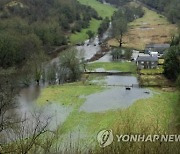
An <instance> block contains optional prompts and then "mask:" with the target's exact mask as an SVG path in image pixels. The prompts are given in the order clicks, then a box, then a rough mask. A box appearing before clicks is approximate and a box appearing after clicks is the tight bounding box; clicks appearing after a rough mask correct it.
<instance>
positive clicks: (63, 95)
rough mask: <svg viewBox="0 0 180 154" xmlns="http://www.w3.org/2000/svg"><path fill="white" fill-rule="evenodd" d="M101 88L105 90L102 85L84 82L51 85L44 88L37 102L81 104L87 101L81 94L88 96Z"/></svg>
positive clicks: (41, 103)
mask: <svg viewBox="0 0 180 154" xmlns="http://www.w3.org/2000/svg"><path fill="white" fill-rule="evenodd" d="M101 90H103V88H102V87H101V86H97V85H88V84H87V85H86V84H83V83H82V82H76V83H69V84H64V85H54V86H49V87H47V88H45V89H43V91H42V93H41V96H40V97H39V99H38V100H37V103H38V104H39V105H45V104H47V103H49V102H51V103H60V104H62V105H65V106H79V105H80V104H81V103H83V102H84V101H85V98H83V97H81V96H87V95H90V94H92V93H96V92H98V91H101Z"/></svg>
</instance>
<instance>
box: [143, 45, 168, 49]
mask: <svg viewBox="0 0 180 154" xmlns="http://www.w3.org/2000/svg"><path fill="white" fill-rule="evenodd" d="M169 47H170V44H147V45H146V48H164V49H166V48H169Z"/></svg>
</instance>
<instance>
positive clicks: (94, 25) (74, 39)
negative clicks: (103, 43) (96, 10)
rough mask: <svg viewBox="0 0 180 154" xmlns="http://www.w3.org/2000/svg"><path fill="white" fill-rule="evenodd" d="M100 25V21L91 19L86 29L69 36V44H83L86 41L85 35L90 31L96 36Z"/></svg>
mask: <svg viewBox="0 0 180 154" xmlns="http://www.w3.org/2000/svg"><path fill="white" fill-rule="evenodd" d="M100 23H101V21H100V20H96V19H92V20H91V21H90V26H89V27H88V28H86V29H83V30H82V31H81V32H79V33H75V34H72V35H71V36H70V41H71V43H72V44H75V43H79V42H83V41H84V40H86V39H88V35H87V34H86V32H87V31H88V30H91V31H93V32H94V33H95V34H97V30H98V28H99V25H100Z"/></svg>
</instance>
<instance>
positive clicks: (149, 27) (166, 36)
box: [109, 7, 176, 50]
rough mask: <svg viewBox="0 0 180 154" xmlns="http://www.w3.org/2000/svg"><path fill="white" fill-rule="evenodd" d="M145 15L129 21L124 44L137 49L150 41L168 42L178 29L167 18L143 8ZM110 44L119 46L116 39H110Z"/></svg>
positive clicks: (142, 47)
mask: <svg viewBox="0 0 180 154" xmlns="http://www.w3.org/2000/svg"><path fill="white" fill-rule="evenodd" d="M143 9H144V11H145V15H144V16H143V17H142V18H139V19H137V20H135V21H133V22H131V23H129V31H128V33H127V34H126V36H125V38H124V41H123V42H124V46H126V47H132V48H136V49H140V50H141V49H144V47H145V45H146V44H149V43H167V42H169V41H170V39H171V34H172V33H173V32H175V31H176V26H175V25H173V24H170V23H169V22H168V21H167V18H166V17H164V16H162V15H160V14H158V13H156V12H154V11H152V10H149V9H148V8H146V7H144V8H143ZM109 44H110V45H113V46H117V45H118V42H116V41H115V40H110V41H109Z"/></svg>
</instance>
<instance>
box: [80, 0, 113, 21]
mask: <svg viewBox="0 0 180 154" xmlns="http://www.w3.org/2000/svg"><path fill="white" fill-rule="evenodd" d="M78 1H79V2H80V3H81V4H84V5H88V6H91V7H92V8H94V9H95V10H96V11H97V13H98V14H99V16H101V17H103V18H105V17H111V16H112V15H113V13H114V11H116V8H115V7H113V6H110V5H105V4H102V3H100V2H98V1H97V0H78Z"/></svg>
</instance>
